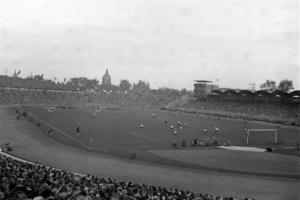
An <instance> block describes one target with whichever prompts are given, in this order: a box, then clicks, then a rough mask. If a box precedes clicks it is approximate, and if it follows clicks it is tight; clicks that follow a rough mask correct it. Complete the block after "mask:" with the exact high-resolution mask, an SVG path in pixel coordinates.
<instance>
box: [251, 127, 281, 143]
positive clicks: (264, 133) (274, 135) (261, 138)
mask: <svg viewBox="0 0 300 200" xmlns="http://www.w3.org/2000/svg"><path fill="white" fill-rule="evenodd" d="M246 136H247V144H250V143H251V144H267V143H269V144H270V143H278V131H277V129H248V130H247V133H246Z"/></svg>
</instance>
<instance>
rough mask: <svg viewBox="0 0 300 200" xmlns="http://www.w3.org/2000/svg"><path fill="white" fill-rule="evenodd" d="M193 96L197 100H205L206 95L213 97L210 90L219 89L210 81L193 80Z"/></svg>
mask: <svg viewBox="0 0 300 200" xmlns="http://www.w3.org/2000/svg"><path fill="white" fill-rule="evenodd" d="M195 82H196V83H195V84H194V94H195V97H196V99H197V100H201V99H207V95H213V94H212V93H211V91H212V90H216V89H219V86H218V85H213V84H212V81H206V80H195Z"/></svg>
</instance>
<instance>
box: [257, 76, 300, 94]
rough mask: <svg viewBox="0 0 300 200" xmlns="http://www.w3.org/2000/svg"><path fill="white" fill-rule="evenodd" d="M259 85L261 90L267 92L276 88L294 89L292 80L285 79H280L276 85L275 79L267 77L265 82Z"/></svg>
mask: <svg viewBox="0 0 300 200" xmlns="http://www.w3.org/2000/svg"><path fill="white" fill-rule="evenodd" d="M259 87H260V89H261V90H265V91H269V92H273V91H276V90H281V91H285V92H289V91H291V90H293V89H294V86H293V81H292V80H287V79H284V80H281V81H280V82H279V84H278V85H276V81H273V80H268V79H267V80H266V82H265V83H262V84H261V85H260V86H259Z"/></svg>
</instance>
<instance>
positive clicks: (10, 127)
mask: <svg viewBox="0 0 300 200" xmlns="http://www.w3.org/2000/svg"><path fill="white" fill-rule="evenodd" d="M104 78H105V77H104ZM1 80H2V89H1V105H2V106H1V144H2V147H1V149H2V150H3V151H4V153H3V154H1V158H2V162H3V161H6V162H8V163H10V164H8V163H7V164H8V165H9V166H10V165H15V164H16V163H15V162H17V163H18V165H20V169H17V171H18V172H16V173H20V171H19V170H21V169H23V168H24V166H23V165H24V164H23V162H25V163H27V162H31V163H32V164H31V165H30V168H36V167H37V168H38V169H39V170H42V171H41V174H44V176H45V177H44V178H43V180H42V181H38V183H36V184H42V185H44V184H45V185H47V188H48V189H50V188H53V187H60V186H59V184H58V185H55V184H54V183H53V177H48V175H47V174H48V173H50V174H52V173H55V172H56V173H57V171H56V170H63V171H64V170H68V173H72V176H75V177H77V178H78V180H80V183H81V184H83V185H86V184H87V185H86V186H85V187H87V188H88V190H87V191H86V192H87V194H86V195H87V196H91V198H92V197H93V196H94V195H95V193H97V192H96V191H95V189H96V188H97V187H96V188H95V187H93V185H88V183H90V181H92V182H94V181H95V182H97V181H96V180H94V178H96V177H101V178H110V179H109V180H110V181H111V183H113V184H114V185H115V186H114V187H115V189H116V190H118V187H121V188H123V189H122V191H120V192H121V193H122V192H124V191H123V190H124V189H125V188H126V189H125V190H126V191H127V192H128V193H127V194H126V196H128V198H129V197H131V198H137V199H139V198H141V199H142V198H146V197H143V195H142V196H141V197H136V196H135V195H136V193H139V192H137V191H139V189H138V190H136V189H137V188H140V187H142V188H144V187H146V188H147V189H146V188H144V189H145V190H146V191H144V192H145V193H144V195H147V198H149V196H150V195H154V196H155V195H156V196H157V194H156V193H159V194H161V195H162V194H164V195H165V196H166V197H169V196H170V195H171V196H177V198H183V199H184V198H187V197H184V196H190V195H192V197H190V198H193V199H194V198H202V199H212V198H215V199H221V198H223V199H231V198H232V199H244V198H246V197H247V198H249V199H257V198H258V199H259V198H260V197H264V196H267V197H268V198H269V197H270V196H272V198H274V199H276V198H277V197H280V198H281V197H282V196H281V195H282V194H281V192H284V196H285V195H288V196H289V197H290V198H292V199H293V198H296V196H297V195H296V194H297V192H296V191H297V189H298V185H299V178H300V175H299V142H298V146H297V141H299V115H297V113H299V103H298V102H297V97H295V98H294V97H293V96H294V94H296V93H299V91H294V93H292V94H291V95H290V93H285V95H282V96H280V97H278V96H276V95H277V93H276V94H273V95H272V93H268V96H265V98H267V99H268V100H269V102H268V101H256V100H255V98H254V97H256V96H258V94H261V93H262V91H261V92H260V91H258V92H256V94H255V93H253V94H252V93H251V92H250V91H248V96H252V97H253V100H252V101H249V100H243V99H240V100H239V99H238V98H239V97H240V96H241V95H237V94H236V95H235V96H236V97H235V98H237V99H238V100H230V99H227V97H226V96H230V98H232V95H226V94H228V93H230V94H231V93H232V92H233V91H228V90H227V91H225V92H224V94H223V95H222V94H220V92H221V91H220V90H210V88H211V87H210V86H211V85H206V84H200V83H199V82H198V81H197V82H196V84H195V90H194V92H195V97H196V98H188V97H187V95H184V96H182V95H181V94H180V93H179V92H174V91H173V92H171V93H170V91H164V90H161V91H156V90H150V89H148V90H146V89H145V90H143V91H142V92H141V90H132V91H129V92H128V93H122V92H111V93H107V92H104V91H102V92H97V93H93V92H81V91H75V90H70V91H68V90H66V91H64V90H58V91H55V90H49V91H48V90H44V88H43V87H45V88H46V87H48V86H47V84H45V83H43V84H44V85H39V87H42V88H40V89H30V88H26V89H24V88H19V87H17V86H18V84H20V85H26V83H25V82H28V81H30V82H31V83H32V84H40V82H39V81H35V80H26V79H21V78H17V77H7V76H6V77H4V76H3V77H1ZM7 83H10V84H11V85H7ZM213 86H214V85H213ZM199 87H200V88H202V89H203V90H199ZM198 91H200V92H199V93H198ZM236 93H237V92H236ZM242 93H245V92H242ZM250 93H251V94H252V95H251V94H250ZM201 95H202V96H201ZM289 95H290V96H289ZM243 97H244V96H242V98H243ZM283 98H284V99H285V102H283V101H281V100H282V99H283ZM162 100H163V101H162ZM295 100H296V102H295ZM45 102H46V103H45ZM179 102H180V103H179ZM262 105H263V107H264V108H265V109H266V111H265V113H268V109H270V108H272V114H274V116H272V114H269V115H268V114H264V115H263V118H259V117H260V116H262V115H261V113H260V112H261V109H260V108H261V106H262ZM205 106H207V108H210V109H206V108H205ZM200 107H201V109H200ZM245 107H247V109H246V110H247V112H243V110H245ZM269 107H270V108H269ZM249 108H251V113H250V112H248V109H249ZM237 109H240V111H241V112H240V113H239V112H236V110H237ZM256 109H257V110H256ZM220 111H222V112H220ZM276 112H277V113H276ZM255 113H257V114H255ZM284 113H287V116H285V115H284ZM291 115H293V117H289V116H291ZM274 120H276V121H274ZM286 120H288V121H286ZM9 147H10V148H9ZM11 156H13V157H11ZM15 159H16V160H15ZM18 159H23V160H24V161H22V162H18ZM4 163H5V162H4ZM27 165H28V164H26V167H25V168H27V167H28V166H27ZM40 165H42V166H43V167H50V169H51V170H50V172H49V171H48V170H49V169H48V168H41V169H40V168H39V167H38V166H40ZM4 166H5V165H4ZM102 167H103V169H102ZM5 169H6V168H4V170H3V175H4V176H3V175H2V178H4V177H5V174H6V175H8V174H7V173H8V172H9V170H8V169H6V170H5ZM46 169H47V170H46ZM43 170H45V171H43ZM52 170H53V171H55V172H52ZM22 171H23V170H22ZM25 171H27V170H25ZM73 173H74V174H80V175H78V176H77V175H74V174H73ZM85 175H88V178H86V176H85ZM69 176H71V175H70V174H69ZM188 176H191V177H188ZM202 176H204V177H202ZM63 177H64V176H63ZM75 177H72V178H74V179H75ZM83 177H85V178H83ZM90 177H93V178H91V179H90ZM209 177H212V179H216V180H214V181H210V180H211V179H210V178H209ZM56 178H57V179H59V180H61V178H59V176H58V177H56ZM69 178H70V177H69ZM183 179H185V180H184V181H183ZM203 179H205V181H204V182H203ZM218 179H221V180H218ZM235 179H236V180H235ZM18 180H19V179H18ZM51 180H52V181H51ZM97 180H98V179H97ZM105 180H106V179H105ZM176 180H177V181H176ZM65 181H66V180H65ZM69 181H70V180H69ZM106 181H107V180H106ZM106 181H104V182H102V181H100V183H101V184H109V182H110V181H108V183H107V182H106ZM124 181H125V182H124ZM207 181H209V182H210V183H209V184H208V185H206V184H207ZM85 182H86V183H85ZM233 182H234V183H233ZM240 182H243V184H241V185H240ZM277 182H280V184H279V185H280V186H282V185H281V184H282V182H284V184H283V185H285V186H286V188H283V189H282V190H283V191H281V192H280V191H279V193H276V192H274V191H273V189H270V188H274V187H275V186H278V183H277ZM25 183H26V184H25ZM98 183H99V182H98ZM128 183H131V184H134V185H135V186H131V185H128ZM237 183H238V185H237ZM254 183H255V185H253V184H254ZM23 184H24V185H27V184H30V182H28V181H24V182H23ZM74 184H75V183H74ZM78 184H79V183H78ZM123 184H125V185H126V186H124V185H123ZM144 184H145V185H144ZM256 184H259V185H258V186H256ZM260 184H267V186H263V187H262V186H261V185H260ZM75 185H77V184H75ZM75 185H74V186H75ZM149 185H151V186H149ZM152 185H154V186H152ZM225 185H226V187H225ZM79 186H80V184H79V185H78V187H79ZM220 186H222V189H220V188H219V187H220ZM27 187H29V185H28V186H27ZM124 187H125V188H124ZM129 187H131V190H134V191H131V190H130V191H129V190H128V188H129ZM136 187H137V188H136ZM152 187H154V188H155V189H153V188H152ZM223 187H225V188H223ZM258 187H259V188H260V189H265V190H262V191H259V188H258ZM265 187H267V188H265ZM133 188H135V189H133ZM150 188H151V189H150ZM234 188H235V189H234ZM144 189H143V190H144ZM152 190H154V191H152ZM253 190H255V191H256V192H255V193H254V192H253ZM276 190H278V189H277V188H276ZM46 191H48V190H46ZM76 191H78V192H80V190H79V189H73V191H72V192H71V193H72V194H73V193H75V192H76ZM218 191H219V192H220V193H219V192H218ZM287 191H289V194H287V193H286V192H287ZM48 192H50V191H48ZM116 192H117V191H116ZM129 192H130V194H129ZM164 192H165V193H164ZM50 193H51V192H50ZM50 193H49V194H50ZM71 193H70V194H71ZM112 193H114V192H113V191H110V192H107V191H106V192H104V193H99V194H98V196H99V195H100V196H101V195H102V196H101V197H104V196H105V195H112ZM56 195H57V196H55V197H56V198H58V195H61V193H57V194H56ZM77 195H79V194H77ZM103 195H104V196H103ZM116 195H118V193H116ZM122 195H124V194H123V193H122V194H120V195H119V196H120V197H121V196H122ZM179 196H183V197H179ZM60 198H61V197H60ZM172 198H174V197H172Z"/></svg>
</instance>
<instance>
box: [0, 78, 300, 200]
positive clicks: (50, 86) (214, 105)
mask: <svg viewBox="0 0 300 200" xmlns="http://www.w3.org/2000/svg"><path fill="white" fill-rule="evenodd" d="M0 87H1V89H0V105H6V106H8V105H57V106H65V107H68V106H71V105H72V106H77V105H78V106H82V105H85V104H87V103H95V104H101V105H105V106H107V107H118V108H136V109H169V110H174V111H181V112H188V113H197V114H207V115H215V116H222V117H230V118H242V119H245V120H260V121H267V122H273V123H280V124H290V125H297V126H299V125H300V116H299V113H300V112H299V102H297V103H295V102H289V103H287V102H258V101H236V100H234V101H233V100H224V99H223V100H222V99H218V100H213V101H197V100H195V99H191V100H188V101H185V102H184V103H182V104H176V105H175V106H172V103H173V102H175V101H176V100H178V99H181V98H182V94H181V93H180V92H174V91H172V92H170V91H169V90H166V91H164V90H147V91H142V92H141V91H129V92H128V93H122V92H106V91H100V92H82V91H76V90H75V89H74V88H73V87H72V86H68V85H65V84H56V83H54V82H41V81H36V80H25V79H20V78H12V77H7V76H1V77H0ZM167 105H168V106H167ZM0 180H1V182H0V191H1V192H0V199H3V200H4V199H22V198H23V199H24V198H26V199H34V200H38V199H39V200H40V199H60V200H67V199H68V200H79V199H80V200H83V199H96V200H101V199H124V200H125V199H161V200H165V199H199V200H212V199H214V200H221V199H222V200H228V199H233V198H232V197H220V196H214V195H208V194H195V193H193V192H189V191H182V190H177V189H166V188H161V187H156V186H147V185H144V184H135V183H131V182H123V181H116V180H112V179H110V178H100V177H94V176H90V175H87V176H83V175H77V174H74V173H72V172H68V171H61V170H57V169H53V168H48V167H47V166H41V165H37V164H30V163H27V162H22V161H18V160H15V159H13V158H11V157H7V156H5V155H0Z"/></svg>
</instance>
